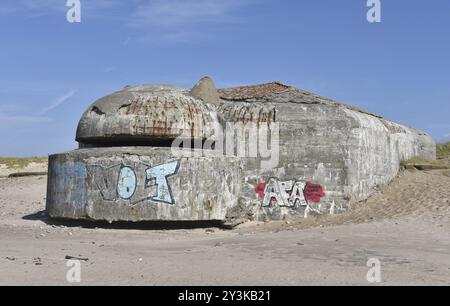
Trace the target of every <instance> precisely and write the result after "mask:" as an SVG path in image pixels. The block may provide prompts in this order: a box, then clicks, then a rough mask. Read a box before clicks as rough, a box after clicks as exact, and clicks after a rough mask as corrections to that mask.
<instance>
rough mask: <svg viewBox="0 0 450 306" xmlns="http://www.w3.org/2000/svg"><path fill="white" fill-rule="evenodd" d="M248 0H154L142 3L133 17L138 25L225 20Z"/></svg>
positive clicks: (184, 24) (169, 25)
mask: <svg viewBox="0 0 450 306" xmlns="http://www.w3.org/2000/svg"><path fill="white" fill-rule="evenodd" d="M248 3H249V1H248V0H153V1H145V2H143V3H142V4H140V5H139V6H138V7H137V9H136V11H135V13H134V15H133V19H132V23H133V24H134V25H137V26H142V25H156V26H163V27H171V26H186V25H192V24H199V23H203V22H223V21H225V20H226V19H227V18H228V17H230V13H231V12H233V11H234V10H236V9H238V8H241V7H243V6H245V5H246V4H248Z"/></svg>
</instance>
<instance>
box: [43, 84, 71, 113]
mask: <svg viewBox="0 0 450 306" xmlns="http://www.w3.org/2000/svg"><path fill="white" fill-rule="evenodd" d="M75 92H76V91H75V90H70V91H69V92H68V93H66V94H65V95H63V96H61V97H58V98H56V99H55V101H54V102H53V103H52V104H50V105H49V106H47V107H45V108H43V109H42V110H41V111H40V112H39V114H40V115H44V114H46V113H48V112H49V111H51V110H53V109H55V108H57V107H58V106H60V105H61V104H63V103H64V102H66V101H67V100H69V99H70V98H71V97H73V95H74V94H75Z"/></svg>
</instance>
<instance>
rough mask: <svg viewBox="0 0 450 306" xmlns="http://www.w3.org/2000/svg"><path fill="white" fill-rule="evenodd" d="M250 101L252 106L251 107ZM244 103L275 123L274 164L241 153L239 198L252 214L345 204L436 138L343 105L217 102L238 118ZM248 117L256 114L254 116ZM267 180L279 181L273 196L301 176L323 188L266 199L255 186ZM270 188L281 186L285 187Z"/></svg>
mask: <svg viewBox="0 0 450 306" xmlns="http://www.w3.org/2000/svg"><path fill="white" fill-rule="evenodd" d="M257 105H259V108H260V109H259V110H258V109H257V108H256V109H255V106H257ZM249 109H250V110H251V111H252V112H253V113H256V114H258V113H259V114H267V113H268V112H269V111H268V110H272V113H273V114H274V118H273V119H274V122H276V123H279V125H280V127H279V129H280V152H279V153H280V160H279V164H278V166H277V167H275V168H274V169H271V170H267V169H261V164H260V159H258V158H257V159H252V158H250V159H245V161H246V165H245V167H244V169H245V171H244V177H245V188H244V191H243V193H242V199H243V201H244V202H246V203H248V205H250V206H254V205H257V206H258V209H257V210H256V211H255V214H256V216H257V218H258V219H260V220H264V219H271V220H274V219H275V220H279V219H284V218H303V217H305V216H308V215H310V214H319V213H320V214H323V213H339V212H342V211H345V210H346V209H348V207H349V206H350V205H351V204H352V203H354V202H357V201H360V200H363V199H366V198H367V197H368V196H370V195H371V194H373V192H374V191H375V190H376V189H378V188H381V187H382V186H385V185H386V184H388V183H389V182H390V181H391V180H392V179H393V178H394V177H395V176H396V175H397V173H398V171H399V166H400V162H401V161H402V160H406V159H409V158H412V157H414V156H420V157H423V158H427V159H434V158H435V154H436V152H435V148H436V145H435V143H434V141H433V140H432V139H431V137H429V136H427V135H426V134H424V133H421V132H419V131H416V130H413V129H411V128H407V127H404V126H402V125H399V124H396V123H393V122H389V121H387V120H384V119H382V118H380V117H377V116H374V115H371V114H368V113H364V112H360V111H357V110H352V109H349V108H347V107H344V106H337V105H327V104H314V103H302V102H301V101H300V102H298V101H294V102H287V101H281V102H277V101H276V99H275V101H264V102H259V101H256V102H238V101H232V102H230V101H223V102H222V106H221V110H225V112H224V116H225V118H224V120H225V121H227V120H234V121H242V120H243V118H244V117H246V115H245V111H243V110H249ZM229 114H234V117H233V116H232V115H229ZM247 117H248V116H247ZM250 117H251V118H252V120H253V121H259V118H258V117H257V116H250ZM271 180H272V185H273V184H274V180H275V181H277V182H278V183H279V184H278V186H276V188H275V190H272V191H274V192H275V195H276V194H277V193H279V195H280V197H281V198H282V197H283V196H285V197H287V198H289V197H291V194H292V191H293V190H292V188H293V186H294V185H295V184H296V183H299V184H303V185H302V186H303V188H305V184H306V183H308V182H310V184H313V186H315V187H314V188H315V190H316V191H317V190H318V191H317V192H319V193H320V194H322V195H323V196H319V197H318V198H314V197H312V199H313V200H312V201H311V200H310V201H308V200H307V199H306V202H302V204H300V203H297V204H296V205H289V204H287V205H284V204H286V203H281V202H282V201H280V199H278V198H276V197H273V199H272V201H271V202H272V203H270V205H267V204H268V203H267V198H266V203H264V202H265V200H264V194H265V193H264V191H261V190H260V189H261V188H263V187H265V188H267V186H268V185H270V184H268V183H269V182H270V181H271ZM280 184H284V185H283V186H284V187H282V186H281V185H280ZM275 185H276V182H275ZM286 186H287V187H286ZM269 187H270V186H269ZM306 187H307V186H306ZM277 188H279V189H283V188H286V192H284V191H283V190H277ZM258 189H259V190H258ZM294 191H295V190H294ZM303 191H304V192H306V193H307V192H308V190H305V189H303ZM322 191H323V193H322ZM314 192H315V191H314V190H313V193H314ZM305 195H306V194H305ZM319 198H320V199H319ZM277 202H278V203H277ZM255 203H256V204H255Z"/></svg>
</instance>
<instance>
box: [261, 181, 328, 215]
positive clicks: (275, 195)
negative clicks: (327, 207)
mask: <svg viewBox="0 0 450 306" xmlns="http://www.w3.org/2000/svg"><path fill="white" fill-rule="evenodd" d="M256 192H257V193H258V195H259V197H260V198H261V199H262V207H272V206H279V207H290V208H297V207H300V206H308V203H309V202H315V203H318V202H320V199H321V198H322V197H324V196H325V193H324V192H323V188H322V186H320V185H318V184H314V183H311V182H306V183H305V182H302V181H296V180H287V181H280V180H278V179H277V178H270V179H269V181H268V182H264V183H260V184H258V185H257V186H256Z"/></svg>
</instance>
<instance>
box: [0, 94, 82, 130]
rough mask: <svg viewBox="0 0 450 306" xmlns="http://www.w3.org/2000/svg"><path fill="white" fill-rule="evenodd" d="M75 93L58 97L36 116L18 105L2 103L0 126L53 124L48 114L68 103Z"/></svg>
mask: <svg viewBox="0 0 450 306" xmlns="http://www.w3.org/2000/svg"><path fill="white" fill-rule="evenodd" d="M75 93H76V91H75V90H70V91H69V92H67V93H66V94H64V95H62V96H60V97H57V98H56V99H55V100H54V101H53V102H52V103H51V104H49V105H48V106H46V107H44V108H43V109H42V110H40V111H38V112H37V113H35V114H33V112H32V111H30V110H24V109H23V108H22V107H20V106H18V105H17V104H12V103H2V104H1V105H0V126H4V125H9V124H36V123H47V122H52V121H54V119H53V118H51V117H50V116H48V115H47V114H48V113H49V112H50V111H52V110H54V109H55V108H57V107H58V106H60V105H62V104H63V103H64V102H66V101H68V100H69V99H70V98H71V97H73V96H74V95H75Z"/></svg>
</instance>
